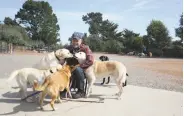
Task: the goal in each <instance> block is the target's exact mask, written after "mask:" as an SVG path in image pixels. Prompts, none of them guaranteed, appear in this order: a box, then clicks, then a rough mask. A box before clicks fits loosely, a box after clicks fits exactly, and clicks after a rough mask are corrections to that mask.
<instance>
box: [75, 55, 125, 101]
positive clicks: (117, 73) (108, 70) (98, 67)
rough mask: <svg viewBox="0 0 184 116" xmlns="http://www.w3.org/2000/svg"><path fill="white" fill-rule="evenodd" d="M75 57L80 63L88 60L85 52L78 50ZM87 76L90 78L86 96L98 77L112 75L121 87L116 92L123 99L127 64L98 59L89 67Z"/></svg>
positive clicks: (86, 72)
mask: <svg viewBox="0 0 184 116" xmlns="http://www.w3.org/2000/svg"><path fill="white" fill-rule="evenodd" d="M74 57H75V58H77V59H78V61H79V63H80V64H83V63H84V62H85V61H86V54H85V53H84V52H78V53H75V54H74ZM84 72H85V75H86V78H87V79H88V85H89V86H88V88H87V94H86V97H89V93H90V91H91V88H92V86H93V84H94V82H95V80H96V78H100V77H106V76H111V77H112V78H114V80H115V82H116V85H117V86H118V88H119V92H118V93H117V94H115V95H116V96H117V99H121V95H122V92H123V87H124V86H126V76H128V74H127V69H126V67H125V65H123V64H122V63H121V62H118V61H105V62H102V61H97V60H95V61H94V63H93V65H92V66H90V67H88V68H87V69H86V70H85V71H84Z"/></svg>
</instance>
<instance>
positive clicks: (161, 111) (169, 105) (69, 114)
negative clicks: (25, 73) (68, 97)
mask: <svg viewBox="0 0 184 116" xmlns="http://www.w3.org/2000/svg"><path fill="white" fill-rule="evenodd" d="M13 82H15V81H13ZM13 82H12V83H13ZM10 86H12V85H8V84H7V83H6V82H5V79H0V115H3V116H5V115H13V116H75V115H76V116H182V114H183V95H182V93H180V92H172V91H166V90H159V89H151V88H146V87H138V86H132V85H128V86H126V87H125V88H124V93H123V95H122V99H121V100H117V99H116V98H115V96H112V95H113V94H115V93H116V92H117V91H118V89H117V87H116V86H115V85H114V84H110V85H105V86H101V85H99V84H95V86H94V88H93V93H92V95H91V96H90V98H88V99H81V100H96V101H98V100H99V99H103V98H104V103H90V102H77V101H63V103H61V104H58V103H56V104H55V106H56V107H57V108H58V110H57V111H50V110H51V107H50V105H48V104H47V105H45V106H44V108H45V111H40V110H39V107H38V104H36V103H25V102H21V101H20V99H19V98H17V97H16V95H17V92H18V89H13V88H11V87H10ZM48 101H49V99H46V102H45V103H48Z"/></svg>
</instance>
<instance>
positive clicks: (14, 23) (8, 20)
mask: <svg viewBox="0 0 184 116" xmlns="http://www.w3.org/2000/svg"><path fill="white" fill-rule="evenodd" d="M4 24H6V25H17V26H18V24H17V22H16V21H15V20H12V19H11V18H10V17H5V18H4Z"/></svg>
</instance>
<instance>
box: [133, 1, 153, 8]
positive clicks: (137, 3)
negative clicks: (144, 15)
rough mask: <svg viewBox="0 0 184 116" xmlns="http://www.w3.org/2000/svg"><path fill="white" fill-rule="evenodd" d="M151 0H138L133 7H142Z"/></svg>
mask: <svg viewBox="0 0 184 116" xmlns="http://www.w3.org/2000/svg"><path fill="white" fill-rule="evenodd" d="M150 1H151V0H138V1H137V2H136V3H135V4H134V5H133V7H143V6H145V5H146V4H148V3H149V2H150Z"/></svg>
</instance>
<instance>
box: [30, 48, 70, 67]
mask: <svg viewBox="0 0 184 116" xmlns="http://www.w3.org/2000/svg"><path fill="white" fill-rule="evenodd" d="M71 57H73V55H72V54H71V53H70V51H69V50H67V49H64V48H63V49H58V50H56V51H55V52H51V53H49V54H47V55H46V56H44V57H43V58H42V59H41V60H40V62H38V63H36V64H35V65H33V68H37V69H41V70H48V69H50V68H54V67H55V68H56V69H61V68H62V66H61V65H60V63H64V59H65V58H71Z"/></svg>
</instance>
